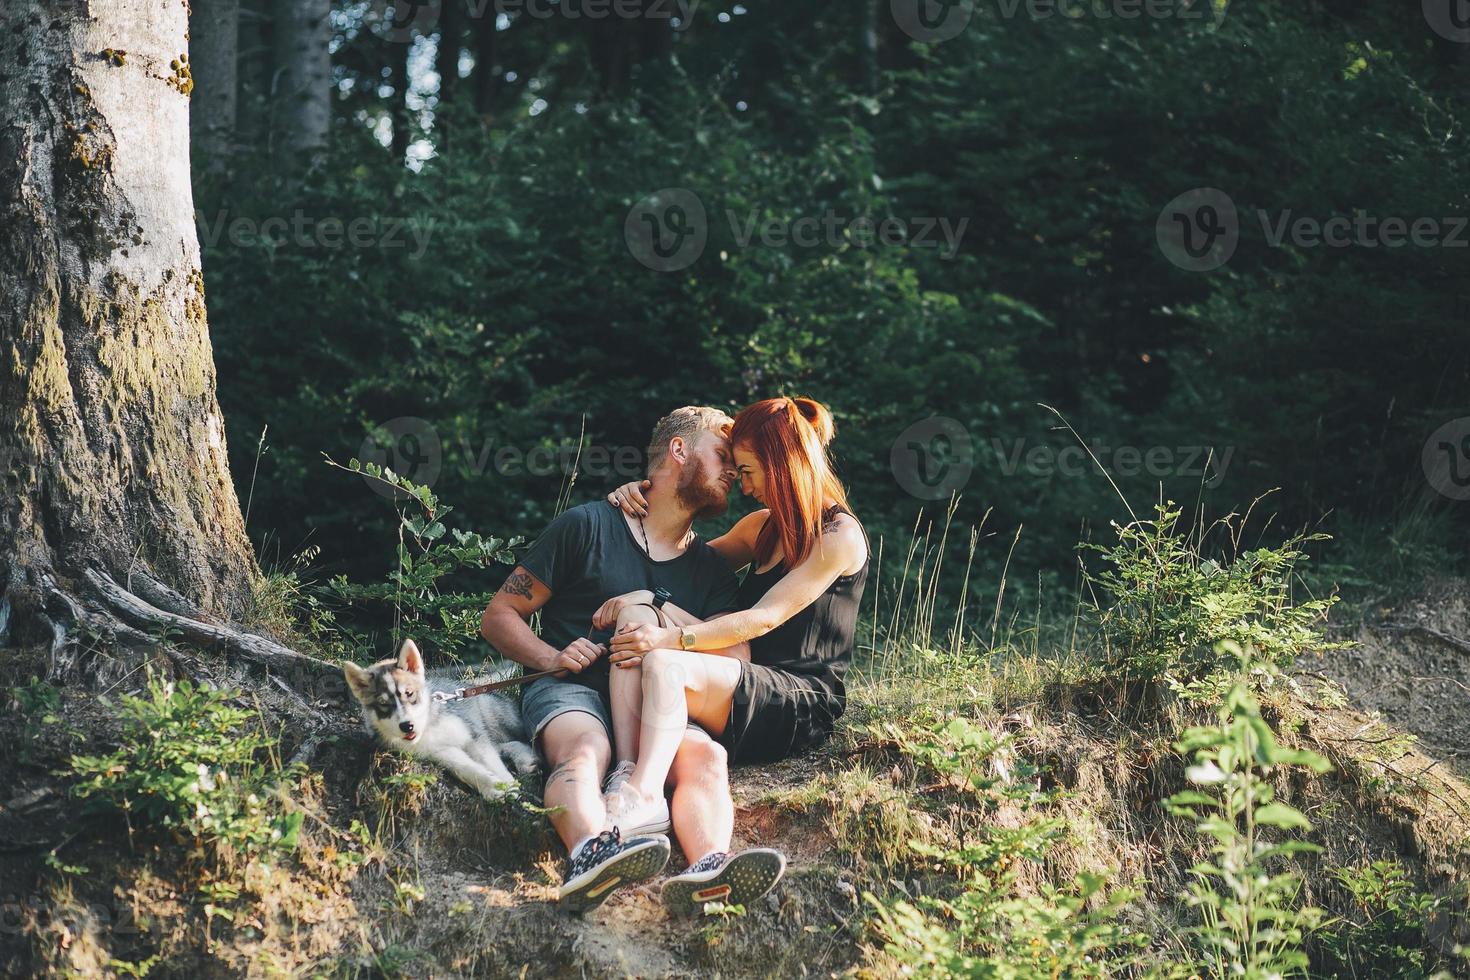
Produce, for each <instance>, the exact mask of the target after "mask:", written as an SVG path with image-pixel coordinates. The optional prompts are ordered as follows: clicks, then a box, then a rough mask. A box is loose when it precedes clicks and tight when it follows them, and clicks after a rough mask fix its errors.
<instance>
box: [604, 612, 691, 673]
mask: <svg viewBox="0 0 1470 980" xmlns="http://www.w3.org/2000/svg"><path fill="white" fill-rule="evenodd" d="M679 632H680V631H679V630H678V628H676V627H673V626H655V625H654V624H652V623H629V624H628V625H627V626H624V627H623V628H622V629H620V630H618V631H617V632H616V633H615V634H613V638H612V643H611V644H610V645H611V646H612V654H611V655H610V656H609V657H608V660H609V661H611V662H612V663H614V664H616V665H617V666H619V667H624V668H626V667H637V666H638V665H639V664H641V663H642V662H643V655H644V654H645V653H647V652H648V651H650V650H660V649H662V650H677V649H679Z"/></svg>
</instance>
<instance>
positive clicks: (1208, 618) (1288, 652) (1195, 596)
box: [1086, 502, 1340, 700]
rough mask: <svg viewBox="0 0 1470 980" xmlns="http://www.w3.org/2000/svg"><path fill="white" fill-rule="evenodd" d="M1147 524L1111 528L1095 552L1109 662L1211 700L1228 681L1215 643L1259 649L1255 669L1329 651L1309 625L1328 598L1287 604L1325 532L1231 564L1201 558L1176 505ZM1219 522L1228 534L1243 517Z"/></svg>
mask: <svg viewBox="0 0 1470 980" xmlns="http://www.w3.org/2000/svg"><path fill="white" fill-rule="evenodd" d="M1156 511H1157V517H1156V518H1155V519H1154V520H1151V521H1134V522H1133V523H1130V524H1128V525H1127V526H1118V525H1116V524H1115V525H1114V527H1116V528H1117V530H1118V541H1117V543H1116V544H1114V545H1112V546H1111V547H1107V548H1104V547H1101V546H1098V545H1086V547H1090V548H1093V549H1095V550H1097V551H1101V552H1102V554H1103V557H1104V558H1105V559H1106V561H1107V562H1108V563H1109V564H1110V565H1111V567H1110V568H1108V569H1106V570H1104V571H1102V572H1099V573H1097V574H1089V575H1088V581H1089V583H1090V584H1091V585H1093V586H1096V587H1099V588H1101V589H1103V590H1105V591H1106V593H1107V594H1108V595H1109V596H1110V597H1111V600H1112V601H1111V604H1110V605H1108V606H1107V607H1106V608H1103V607H1101V606H1099V607H1097V608H1096V609H1095V612H1096V614H1097V616H1098V622H1099V624H1100V626H1101V628H1102V631H1103V635H1104V637H1105V639H1106V641H1107V650H1108V653H1107V660H1108V663H1107V665H1106V666H1107V667H1109V668H1110V669H1115V670H1118V671H1121V672H1122V673H1124V674H1125V675H1126V676H1128V677H1130V678H1133V679H1136V680H1144V681H1161V682H1163V683H1164V684H1166V685H1167V686H1168V687H1169V688H1170V689H1171V690H1173V691H1174V692H1175V693H1177V694H1179V695H1180V696H1181V697H1183V698H1185V699H1188V700H1214V699H1216V698H1218V697H1219V696H1220V695H1221V694H1223V693H1224V691H1225V689H1226V688H1228V687H1229V686H1230V683H1231V678H1232V676H1233V668H1234V660H1233V658H1232V657H1231V656H1230V655H1229V654H1227V653H1225V652H1222V650H1221V648H1220V647H1219V646H1217V645H1216V644H1217V641H1220V640H1229V641H1231V642H1233V643H1236V644H1239V645H1240V646H1248V647H1250V648H1252V649H1253V650H1255V651H1256V654H1255V658H1254V660H1253V663H1252V669H1254V670H1259V671H1264V672H1266V673H1269V674H1275V673H1279V672H1281V671H1284V670H1286V669H1287V668H1289V667H1290V666H1291V664H1292V662H1293V661H1294V660H1295V658H1296V657H1297V656H1298V655H1299V654H1301V653H1303V652H1304V651H1307V650H1326V649H1331V648H1333V647H1335V646H1339V645H1340V644H1333V643H1329V642H1327V641H1326V640H1325V639H1324V638H1323V637H1322V635H1321V633H1320V632H1318V630H1317V627H1316V624H1317V623H1318V622H1319V621H1321V620H1322V619H1323V618H1324V616H1325V615H1326V613H1327V610H1328V609H1329V608H1330V607H1331V606H1332V604H1333V603H1334V602H1335V601H1336V598H1335V597H1332V598H1326V599H1314V600H1311V601H1308V602H1300V603H1294V602H1293V601H1292V597H1291V583H1292V576H1293V573H1294V570H1295V568H1296V566H1297V565H1298V564H1299V563H1300V562H1303V561H1305V560H1306V559H1307V554H1306V552H1305V551H1303V550H1302V548H1303V546H1304V545H1305V544H1306V543H1307V542H1309V541H1316V540H1320V539H1322V538H1323V537H1325V535H1320V534H1313V535H1297V536H1296V537H1294V538H1292V539H1290V540H1289V541H1287V542H1286V543H1285V544H1283V545H1282V546H1281V547H1279V548H1256V549H1254V550H1247V551H1241V552H1239V553H1238V554H1237V555H1236V556H1235V558H1234V560H1233V561H1228V562H1223V563H1222V562H1221V561H1217V560H1215V559H1213V558H1206V557H1204V556H1203V555H1202V554H1201V552H1202V548H1201V547H1200V546H1199V545H1198V544H1197V543H1196V542H1193V541H1191V540H1190V539H1189V537H1188V536H1187V535H1185V534H1182V533H1181V532H1180V530H1179V526H1178V525H1179V518H1180V516H1181V511H1180V510H1179V508H1178V507H1176V506H1174V504H1173V503H1172V502H1171V503H1168V504H1163V505H1160V506H1159V507H1157V508H1156ZM1232 520H1233V519H1227V520H1225V521H1222V522H1220V523H1221V525H1223V526H1224V527H1225V528H1227V529H1228V530H1230V531H1231V532H1232V533H1231V539H1232V541H1238V540H1239V537H1240V524H1239V523H1232Z"/></svg>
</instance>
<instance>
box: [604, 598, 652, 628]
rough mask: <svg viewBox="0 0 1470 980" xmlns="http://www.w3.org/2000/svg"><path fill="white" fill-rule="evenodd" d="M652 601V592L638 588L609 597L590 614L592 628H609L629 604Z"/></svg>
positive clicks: (616, 622) (641, 603)
mask: <svg viewBox="0 0 1470 980" xmlns="http://www.w3.org/2000/svg"><path fill="white" fill-rule="evenodd" d="M652 603H653V593H652V592H650V591H649V590H648V589H638V590H636V591H633V592H625V593H624V594H622V595H615V596H613V597H612V598H611V599H609V600H607V601H606V602H604V603H603V604H602V605H600V606H598V607H597V612H595V613H593V614H592V628H593V629H598V630H610V629H612V628H613V627H614V626H616V625H618V616H620V615H622V612H623V610H624V609H627V608H628V607H629V606H639V605H644V604H649V605H651V604H652Z"/></svg>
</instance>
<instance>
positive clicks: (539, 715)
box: [521, 677, 612, 752]
mask: <svg viewBox="0 0 1470 980" xmlns="http://www.w3.org/2000/svg"><path fill="white" fill-rule="evenodd" d="M568 711H585V712H587V713H588V714H589V715H591V716H592V717H594V718H596V719H597V720H598V721H599V722H601V723H602V729H603V731H604V732H605V733H606V734H607V741H608V744H609V745H611V744H612V714H611V713H610V712H609V711H608V707H607V701H606V699H604V698H603V696H602V695H601V694H600V693H599V692H597V691H596V690H594V689H592V688H590V687H587V686H586V685H585V684H578V683H576V682H575V681H564V680H561V679H560V678H557V677H543V678H541V679H540V680H536V681H532V682H531V683H529V684H527V685H526V689H525V691H524V692H522V694H521V719H522V720H523V721H524V722H525V725H526V731H527V732H528V733H529V734H530V736H531V745H532V747H533V748H535V749H536V750H537V751H538V752H539V751H541V744H540V740H541V731H542V729H544V728H545V727H546V726H547V725H548V724H549V723H550V722H551V719H553V718H555V717H556V716H557V715H564V714H566V713H567V712H568Z"/></svg>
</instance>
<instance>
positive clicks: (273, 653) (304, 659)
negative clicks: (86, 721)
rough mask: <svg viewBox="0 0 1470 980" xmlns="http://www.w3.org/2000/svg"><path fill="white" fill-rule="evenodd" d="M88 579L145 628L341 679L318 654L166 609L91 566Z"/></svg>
mask: <svg viewBox="0 0 1470 980" xmlns="http://www.w3.org/2000/svg"><path fill="white" fill-rule="evenodd" d="M86 577H87V581H88V582H90V583H91V584H92V587H93V588H94V589H96V590H97V593H98V595H99V596H100V597H101V598H102V600H103V601H104V602H106V603H107V605H108V606H110V607H111V608H112V609H113V610H115V611H116V613H117V614H118V615H119V616H121V617H122V618H123V619H125V620H127V621H129V622H131V623H133V624H134V625H136V626H141V627H143V628H144V629H162V630H165V631H176V632H177V634H178V635H179V636H180V637H181V638H182V639H184V640H185V641H187V642H188V643H190V644H191V645H193V646H198V647H203V648H205V649H210V648H214V647H223V648H224V649H225V650H226V651H228V652H229V653H230V654H231V655H232V656H233V657H236V658H238V659H240V660H245V661H248V662H250V663H253V664H256V665H258V666H261V667H269V668H271V669H273V670H277V671H280V672H282V673H285V674H288V675H296V676H300V675H306V677H308V678H312V679H328V678H330V679H333V680H335V681H340V680H341V678H342V668H341V667H340V666H338V665H337V664H331V663H328V662H327V661H325V660H318V659H317V658H316V657H311V656H307V655H306V654H304V653H297V652H296V651H295V650H292V649H290V648H289V647H284V646H282V645H281V644H279V643H276V642H275V641H273V640H267V639H266V638H264V637H261V636H256V635H254V634H253V633H242V632H239V631H238V630H233V629H230V628H229V627H227V626H216V625H214V624H212V623H205V622H202V621H200V620H197V619H193V618H191V617H188V616H181V615H179V614H178V613H172V612H166V611H165V610H162V609H159V608H158V607H157V606H155V605H153V604H152V603H150V602H147V601H145V600H143V599H140V598H139V597H138V596H136V595H134V594H133V593H132V592H129V591H128V590H127V589H124V588H123V587H122V586H121V585H118V584H117V582H116V581H114V580H113V578H112V576H110V575H108V574H107V573H106V572H103V571H99V570H97V569H88V571H87V573H86Z"/></svg>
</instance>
